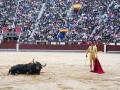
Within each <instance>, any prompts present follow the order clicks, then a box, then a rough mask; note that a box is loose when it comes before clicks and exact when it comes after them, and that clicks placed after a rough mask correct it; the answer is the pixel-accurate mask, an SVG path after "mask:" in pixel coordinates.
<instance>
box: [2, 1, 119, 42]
mask: <svg viewBox="0 0 120 90" xmlns="http://www.w3.org/2000/svg"><path fill="white" fill-rule="evenodd" d="M76 3H79V4H80V6H81V7H80V9H78V10H77V11H76V10H75V9H74V8H73V7H72V6H73V5H74V4H76ZM4 26H7V27H9V28H14V27H15V26H20V27H22V31H21V34H20V35H19V36H20V38H19V40H20V42H29V41H30V42H31V41H40V42H45V41H47V42H52V41H65V42H68V41H74V42H78V41H100V42H120V1H119V0H0V33H2V28H3V27H4ZM61 28H65V29H66V28H67V29H68V31H67V32H64V33H63V32H62V33H61V32H60V29H61ZM1 35H2V34H1Z"/></svg>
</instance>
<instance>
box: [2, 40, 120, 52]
mask: <svg viewBox="0 0 120 90" xmlns="http://www.w3.org/2000/svg"><path fill="white" fill-rule="evenodd" d="M16 44H17V42H15V41H14V42H13V41H12V42H3V43H1V44H0V49H1V50H3V49H15V50H16V48H18V50H25V49H27V50H81V51H84V50H86V49H87V48H88V46H89V45H88V44H85V43H64V42H52V43H45V42H41V43H37V44H19V47H16V46H17V45H16ZM97 47H98V51H104V44H97ZM106 50H107V51H108V52H109V51H120V45H115V44H112V45H110V44H109V45H106Z"/></svg>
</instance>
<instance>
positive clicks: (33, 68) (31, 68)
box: [8, 62, 46, 75]
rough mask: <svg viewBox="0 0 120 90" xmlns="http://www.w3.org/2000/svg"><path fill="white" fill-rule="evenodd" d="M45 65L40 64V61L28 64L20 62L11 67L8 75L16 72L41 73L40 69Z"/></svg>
mask: <svg viewBox="0 0 120 90" xmlns="http://www.w3.org/2000/svg"><path fill="white" fill-rule="evenodd" d="M45 66H46V64H45V65H42V64H40V63H39V62H35V63H34V62H33V63H28V64H18V65H14V66H12V67H11V68H10V69H9V72H8V75H9V74H11V75H16V74H40V71H41V69H42V68H43V67H45Z"/></svg>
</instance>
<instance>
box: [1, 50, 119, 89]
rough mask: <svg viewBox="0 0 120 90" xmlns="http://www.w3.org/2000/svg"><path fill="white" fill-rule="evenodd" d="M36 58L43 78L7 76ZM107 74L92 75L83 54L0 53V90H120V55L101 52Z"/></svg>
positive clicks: (38, 76)
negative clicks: (17, 67)
mask: <svg viewBox="0 0 120 90" xmlns="http://www.w3.org/2000/svg"><path fill="white" fill-rule="evenodd" d="M33 58H34V59H35V60H37V61H39V62H41V63H42V64H45V63H47V66H46V67H45V68H44V69H42V72H41V75H16V76H12V75H7V73H8V70H9V68H10V67H11V66H12V65H14V64H20V63H28V62H31V61H32V59H33ZM98 58H99V59H100V63H101V64H102V67H103V69H104V71H105V74H102V75H101V74H96V73H91V72H89V62H88V60H86V58H85V53H81V52H0V90H120V54H115V53H109V54H104V53H101V52H99V54H98Z"/></svg>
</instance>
